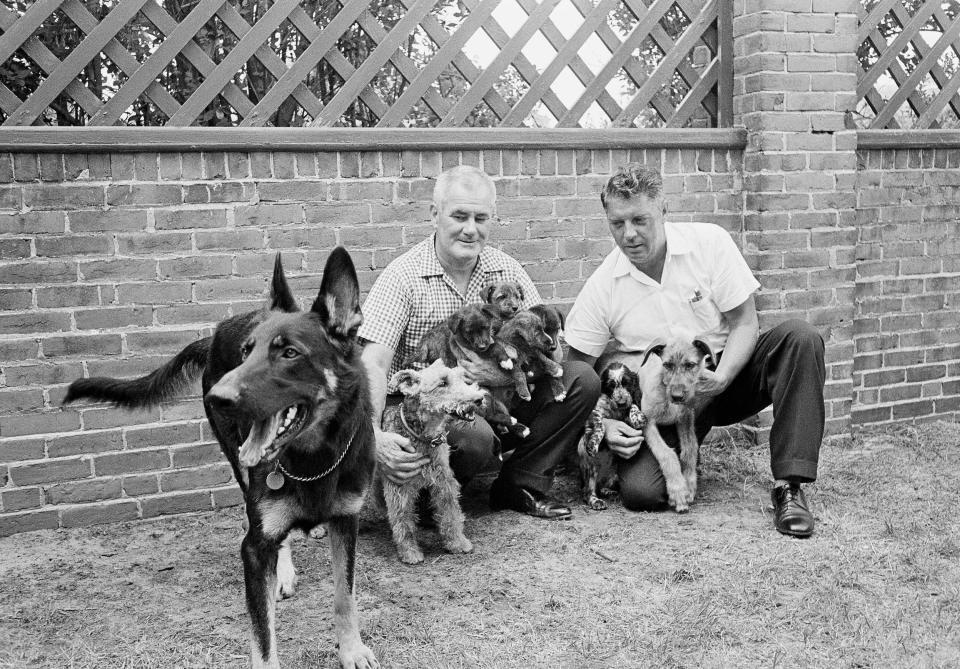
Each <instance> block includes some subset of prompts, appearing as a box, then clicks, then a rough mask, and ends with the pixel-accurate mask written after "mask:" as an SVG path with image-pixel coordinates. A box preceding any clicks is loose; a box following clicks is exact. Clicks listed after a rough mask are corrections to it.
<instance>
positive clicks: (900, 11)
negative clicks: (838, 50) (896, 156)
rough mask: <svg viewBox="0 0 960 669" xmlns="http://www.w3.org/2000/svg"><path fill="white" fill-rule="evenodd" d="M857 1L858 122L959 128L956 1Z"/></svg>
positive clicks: (958, 10) (959, 62)
mask: <svg viewBox="0 0 960 669" xmlns="http://www.w3.org/2000/svg"><path fill="white" fill-rule="evenodd" d="M861 2H862V12H861V16H860V30H859V33H858V38H859V41H860V49H859V50H858V52H857V57H858V58H859V60H860V66H861V68H862V72H861V75H860V78H859V82H858V85H857V99H858V107H857V113H858V114H857V115H858V119H857V125H859V126H862V127H869V128H917V129H926V128H957V127H960V95H958V94H957V91H958V90H960V77H958V76H957V70H958V69H960V2H958V1H957V0H861Z"/></svg>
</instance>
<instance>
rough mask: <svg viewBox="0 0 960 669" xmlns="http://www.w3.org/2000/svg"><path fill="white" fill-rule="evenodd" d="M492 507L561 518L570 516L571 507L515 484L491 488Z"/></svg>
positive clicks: (539, 516) (531, 514) (552, 518)
mask: <svg viewBox="0 0 960 669" xmlns="http://www.w3.org/2000/svg"><path fill="white" fill-rule="evenodd" d="M490 508H491V509H493V510H494V511H501V510H503V509H513V510H514V511H519V512H520V513H525V514H527V515H528V516H533V517H534V518H546V519H548V520H560V519H566V518H570V516H571V515H573V512H572V511H571V510H570V507H568V506H564V505H563V504H560V503H559V502H554V501H552V500H550V499H547V498H546V497H545V496H544V495H543V494H541V493H539V492H535V491H533V490H527V489H526V488H518V487H515V486H511V487H506V488H500V487H497V486H494V487H493V488H491V489H490Z"/></svg>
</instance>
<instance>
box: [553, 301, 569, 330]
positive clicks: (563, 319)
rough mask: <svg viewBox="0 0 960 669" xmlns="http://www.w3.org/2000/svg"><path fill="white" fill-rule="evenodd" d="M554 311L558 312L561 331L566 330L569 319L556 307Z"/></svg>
mask: <svg viewBox="0 0 960 669" xmlns="http://www.w3.org/2000/svg"><path fill="white" fill-rule="evenodd" d="M553 310H554V311H555V312H557V318H558V319H560V329H561V330H565V329H566V327H567V317H566V316H564V315H563V312H562V311H560V310H559V309H557V308H556V307H554V309H553Z"/></svg>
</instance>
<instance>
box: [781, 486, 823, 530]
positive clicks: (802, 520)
mask: <svg viewBox="0 0 960 669" xmlns="http://www.w3.org/2000/svg"><path fill="white" fill-rule="evenodd" d="M770 498H771V499H772V500H773V523H774V526H775V527H776V528H777V531H778V532H780V533H781V534H786V535H789V536H791V537H809V536H810V535H811V534H813V514H812V513H810V507H809V506H807V498H806V496H805V495H804V494H803V490H801V489H800V486H798V485H783V486H777V487H775V488H774V489H773V490H771V491H770Z"/></svg>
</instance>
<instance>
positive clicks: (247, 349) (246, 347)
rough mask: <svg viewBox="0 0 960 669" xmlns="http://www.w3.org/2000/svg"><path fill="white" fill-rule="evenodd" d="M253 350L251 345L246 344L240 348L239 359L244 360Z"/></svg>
mask: <svg viewBox="0 0 960 669" xmlns="http://www.w3.org/2000/svg"><path fill="white" fill-rule="evenodd" d="M252 350H253V344H250V343H246V344H244V345H243V346H241V347H240V359H241V360H246V359H247V356H248V355H250V351H252Z"/></svg>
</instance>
